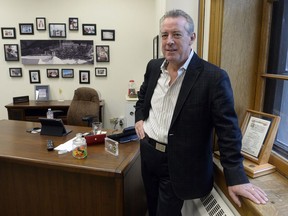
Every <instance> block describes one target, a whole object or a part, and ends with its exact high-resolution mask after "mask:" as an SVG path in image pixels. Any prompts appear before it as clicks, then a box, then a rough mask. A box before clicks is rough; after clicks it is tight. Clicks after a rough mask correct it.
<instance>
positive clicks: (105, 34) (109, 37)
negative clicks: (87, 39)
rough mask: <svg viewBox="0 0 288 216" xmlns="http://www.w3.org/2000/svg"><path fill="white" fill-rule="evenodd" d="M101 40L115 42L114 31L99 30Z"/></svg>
mask: <svg viewBox="0 0 288 216" xmlns="http://www.w3.org/2000/svg"><path fill="white" fill-rule="evenodd" d="M101 40H103V41H115V30H108V29H103V30H101Z"/></svg>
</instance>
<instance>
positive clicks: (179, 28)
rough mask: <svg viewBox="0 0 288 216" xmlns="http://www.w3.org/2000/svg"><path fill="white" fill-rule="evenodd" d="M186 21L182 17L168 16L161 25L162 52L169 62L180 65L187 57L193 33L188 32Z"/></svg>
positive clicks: (193, 38) (193, 36) (193, 37)
mask: <svg viewBox="0 0 288 216" xmlns="http://www.w3.org/2000/svg"><path fill="white" fill-rule="evenodd" d="M186 23H187V21H186V19H185V18H184V17H177V18H174V17H169V18H166V19H165V20H164V21H163V23H162V25H161V38H162V52H163V55H164V57H165V58H166V60H167V61H169V63H172V64H177V65H182V64H184V62H185V61H186V60H187V58H188V57H189V54H190V50H191V45H192V43H193V41H194V40H195V34H194V33H192V34H191V35H189V34H188V32H187V31H186V30H185V24H186Z"/></svg>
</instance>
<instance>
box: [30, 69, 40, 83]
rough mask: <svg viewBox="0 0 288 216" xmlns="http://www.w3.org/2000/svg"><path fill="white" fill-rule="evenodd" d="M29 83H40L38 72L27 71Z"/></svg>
mask: <svg viewBox="0 0 288 216" xmlns="http://www.w3.org/2000/svg"><path fill="white" fill-rule="evenodd" d="M29 77H30V83H41V79H40V70H29Z"/></svg>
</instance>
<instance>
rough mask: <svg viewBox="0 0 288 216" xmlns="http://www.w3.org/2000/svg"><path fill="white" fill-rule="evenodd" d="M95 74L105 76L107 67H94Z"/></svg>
mask: <svg viewBox="0 0 288 216" xmlns="http://www.w3.org/2000/svg"><path fill="white" fill-rule="evenodd" d="M95 76H96V77H106V76H107V68H106V67H96V68H95Z"/></svg>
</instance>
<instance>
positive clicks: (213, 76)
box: [135, 53, 248, 199]
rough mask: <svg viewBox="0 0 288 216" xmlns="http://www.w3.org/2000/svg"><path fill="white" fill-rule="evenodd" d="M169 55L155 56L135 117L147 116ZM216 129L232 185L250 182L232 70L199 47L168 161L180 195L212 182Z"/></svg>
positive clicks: (196, 193)
mask: <svg viewBox="0 0 288 216" xmlns="http://www.w3.org/2000/svg"><path fill="white" fill-rule="evenodd" d="M163 61H164V59H156V60H151V61H150V62H149V63H148V65H147V68H146V73H145V75H144V82H143V83H142V85H141V87H140V91H139V96H138V97H139V100H138V102H137V103H136V114H135V122H137V121H139V120H144V121H145V120H146V119H147V118H148V116H149V110H150V107H151V97H152V95H153V92H154V89H155V87H156V84H157V80H158V78H159V76H160V73H161V69H160V67H161V64H162V63H163ZM213 129H215V131H216V134H217V137H218V144H219V149H220V153H221V163H222V166H223V168H224V174H225V178H226V183H227V185H228V186H231V185H236V184H243V183H248V179H247V176H246V174H245V172H244V169H243V165H242V160H243V157H242V155H241V153H240V150H241V140H242V135H241V130H240V129H239V126H238V120H237V116H236V113H235V110H234V99H233V92H232V88H231V84H230V80H229V77H228V75H227V73H226V72H225V71H224V70H222V69H220V68H218V67H216V66H215V65H212V64H210V63H208V62H206V61H204V60H203V59H201V58H199V57H198V56H197V54H196V53H194V56H193V58H192V59H191V62H190V64H189V66H188V68H187V71H186V75H185V77H184V80H183V83H182V87H181V89H180V93H179V96H178V99H177V103H176V106H175V110H174V113H173V117H172V122H171V125H170V129H169V133H168V150H167V151H168V152H167V154H168V165H169V173H170V178H171V182H172V184H173V187H174V190H175V192H176V194H177V196H178V197H179V198H182V199H193V198H199V197H203V196H205V195H206V194H208V193H209V192H210V191H211V189H212V187H213V159H212V158H213V157H212V154H213V148H212V147H213V143H212V140H213Z"/></svg>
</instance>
